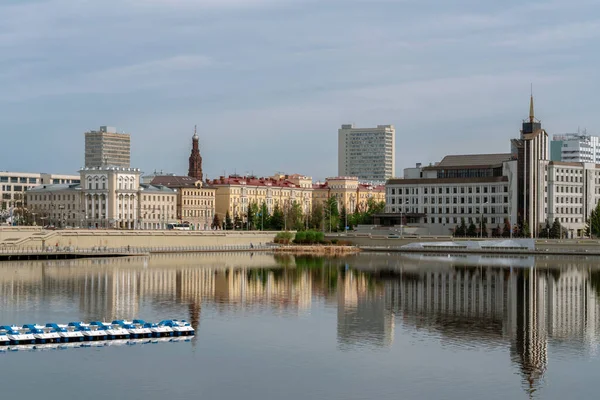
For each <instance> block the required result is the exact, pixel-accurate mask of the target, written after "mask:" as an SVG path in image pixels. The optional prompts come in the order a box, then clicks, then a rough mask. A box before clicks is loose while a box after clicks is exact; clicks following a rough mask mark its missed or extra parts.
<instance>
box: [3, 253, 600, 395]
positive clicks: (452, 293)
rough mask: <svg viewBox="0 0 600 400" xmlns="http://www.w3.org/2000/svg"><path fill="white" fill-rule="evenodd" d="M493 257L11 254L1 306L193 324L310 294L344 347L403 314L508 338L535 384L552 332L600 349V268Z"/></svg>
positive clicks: (301, 303)
mask: <svg viewBox="0 0 600 400" xmlns="http://www.w3.org/2000/svg"><path fill="white" fill-rule="evenodd" d="M236 257H237V258H236ZM497 261H498V262H497V264H498V265H499V266H498V267H490V266H489V265H492V264H494V262H495V261H494V260H490V259H485V258H483V259H482V258H478V259H466V258H460V257H458V258H444V259H439V260H438V259H435V261H434V260H433V259H431V258H430V259H427V258H423V257H421V258H414V257H412V258H411V257H405V258H399V257H397V256H388V257H381V258H377V257H374V256H371V257H370V258H368V257H365V256H359V257H355V258H349V259H346V260H340V259H335V260H323V259H319V258H306V257H296V258H295V257H287V256H286V257H276V258H274V257H273V256H269V255H254V256H253V257H251V258H250V257H247V256H240V255H217V256H213V257H212V258H211V257H209V256H206V257H204V258H203V257H198V256H194V257H191V256H187V257H186V256H173V257H171V258H169V257H167V256H163V257H156V258H155V257H153V258H150V259H145V258H139V259H138V258H131V259H120V260H115V259H111V260H78V261H54V262H13V263H3V264H2V265H0V302H1V304H0V305H1V306H2V307H3V309H17V310H18V309H23V308H26V307H27V306H28V305H32V304H33V305H35V304H53V303H55V302H61V301H62V302H69V303H70V304H77V305H78V309H79V315H80V317H81V319H83V320H96V319H102V320H113V319H121V318H126V319H130V318H134V317H136V316H138V315H139V314H140V313H141V311H142V308H143V306H144V305H150V306H151V308H152V310H153V312H154V313H156V314H159V315H161V316H164V317H165V318H167V317H171V316H173V315H174V313H176V312H181V309H182V308H181V306H184V307H183V309H185V310H186V313H187V315H185V316H183V315H181V316H180V317H182V318H183V317H185V318H187V319H188V320H190V321H191V323H192V325H193V326H194V327H195V328H196V329H197V330H198V329H199V326H200V315H201V310H202V308H203V305H204V307H206V306H209V307H211V308H213V309H214V310H215V311H216V312H217V313H236V312H245V311H247V310H249V309H250V310H251V309H264V310H269V311H270V312H271V313H275V314H285V315H288V316H293V315H298V314H300V313H304V312H307V311H309V310H310V308H311V307H312V305H313V302H315V301H316V302H319V303H324V304H325V306H326V307H328V306H335V307H336V308H337V342H338V347H339V349H340V350H342V351H347V350H352V349H356V348H364V347H369V346H371V347H380V348H385V347H386V346H390V345H392V343H393V340H394V336H395V334H396V333H395V324H396V323H398V324H400V325H401V326H402V328H403V331H406V330H408V331H411V330H413V331H415V332H417V331H423V330H424V331H426V332H429V333H430V334H432V335H434V336H435V337H437V338H439V340H440V342H441V343H442V344H445V345H449V346H469V347H474V346H475V347H483V348H491V347H498V348H501V347H506V348H508V349H509V352H510V357H511V359H512V360H513V362H514V363H516V364H517V365H518V368H519V370H520V371H521V374H522V376H523V382H524V386H525V387H526V388H527V390H531V391H534V390H535V389H536V387H537V385H538V383H539V381H540V379H541V378H542V376H543V374H544V372H545V370H546V368H547V365H548V343H552V340H560V341H572V342H573V343H574V344H577V345H579V346H583V347H584V348H585V349H586V350H587V351H590V350H593V349H595V348H596V346H597V341H598V334H599V328H600V308H599V307H600V304H599V301H598V287H599V286H600V285H599V284H598V283H599V282H600V273H599V272H597V271H596V270H595V269H594V268H592V265H593V262H590V263H589V264H586V263H585V262H583V263H582V262H581V260H572V261H565V262H561V263H560V265H559V266H557V265H556V264H553V263H551V262H546V261H545V260H544V259H537V260H533V259H529V258H520V259H515V260H514V261H515V262H514V264H515V265H518V267H516V268H513V267H511V266H510V259H502V260H497ZM534 264H535V265H534ZM42 322H44V321H42Z"/></svg>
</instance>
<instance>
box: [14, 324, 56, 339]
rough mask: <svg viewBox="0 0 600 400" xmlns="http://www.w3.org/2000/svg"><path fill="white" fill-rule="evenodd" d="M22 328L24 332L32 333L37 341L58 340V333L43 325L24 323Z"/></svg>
mask: <svg viewBox="0 0 600 400" xmlns="http://www.w3.org/2000/svg"><path fill="white" fill-rule="evenodd" d="M23 329H24V330H25V332H27V333H30V334H32V335H33V337H34V338H35V339H36V342H37V343H53V342H60V335H59V334H58V333H57V332H52V331H51V330H50V329H49V328H46V327H45V326H42V325H37V324H25V325H23Z"/></svg>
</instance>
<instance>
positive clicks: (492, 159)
mask: <svg viewBox="0 0 600 400" xmlns="http://www.w3.org/2000/svg"><path fill="white" fill-rule="evenodd" d="M510 159H512V154H511V153H498V154H464V155H451V156H446V157H444V158H443V159H442V161H440V163H439V164H437V165H435V166H431V167H426V168H432V169H439V168H456V167H479V166H492V165H499V164H502V163H503V162H504V161H508V160H510Z"/></svg>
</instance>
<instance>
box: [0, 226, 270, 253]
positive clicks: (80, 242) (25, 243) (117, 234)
mask: <svg viewBox="0 0 600 400" xmlns="http://www.w3.org/2000/svg"><path fill="white" fill-rule="evenodd" d="M276 234H277V232H260V231H249V232H248V231H245V232H242V231H239V232H234V231H228V232H224V231H114V230H106V231H103V230H57V231H40V230H37V231H29V232H26V231H19V232H9V233H8V236H4V237H5V239H4V240H3V241H0V248H23V249H31V248H43V247H48V246H50V247H56V246H57V245H58V246H59V247H65V246H69V247H71V246H72V247H74V248H78V249H88V248H93V247H108V248H118V247H125V246H132V247H168V246H179V247H184V246H219V245H234V244H235V245H238V244H239V245H249V244H250V243H253V244H259V243H269V242H272V241H273V239H274V238H275V235H276Z"/></svg>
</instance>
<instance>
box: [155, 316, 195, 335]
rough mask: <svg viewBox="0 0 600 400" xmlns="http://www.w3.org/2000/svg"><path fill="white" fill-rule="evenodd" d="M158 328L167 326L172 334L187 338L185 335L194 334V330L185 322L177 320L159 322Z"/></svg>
mask: <svg viewBox="0 0 600 400" xmlns="http://www.w3.org/2000/svg"><path fill="white" fill-rule="evenodd" d="M158 326H167V327H169V328H171V329H173V332H174V333H175V335H177V336H179V335H182V336H183V335H186V336H187V335H193V334H194V328H193V327H192V325H190V323H189V322H187V321H186V320H181V321H179V320H177V319H166V320H164V321H160V322H159V323H158Z"/></svg>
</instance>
